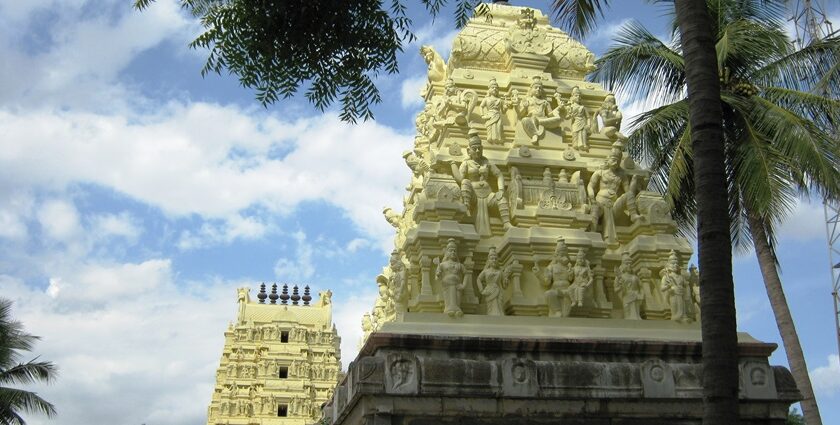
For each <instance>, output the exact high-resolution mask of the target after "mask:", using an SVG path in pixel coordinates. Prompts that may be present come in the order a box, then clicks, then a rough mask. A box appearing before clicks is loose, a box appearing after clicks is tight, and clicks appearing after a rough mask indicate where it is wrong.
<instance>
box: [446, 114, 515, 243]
mask: <svg viewBox="0 0 840 425" xmlns="http://www.w3.org/2000/svg"><path fill="white" fill-rule="evenodd" d="M467 150H468V152H469V155H470V157H469V158H468V159H467V160H465V161H464V162H462V163H461V166H460V167H459V168H458V170H457V173H455V174H456V176H455V178H456V180H458V181H459V182H460V183H461V197H462V199H463V201H464V204H465V205H466V207H467V208H468V209H469V210H470V211H471V213H473V214H474V216H475V228H476V231H478V233H479V234H480V235H482V236H490V235H491V234H492V233H491V232H490V214H489V210H490V208H491V207H492V208H494V209H495V210H497V211H498V213H499V216H500V218H501V220H502V224H503V225H504V227H505V229H507V228H510V227H511V224H510V211H509V209H508V202H507V200H506V199H505V198H504V191H505V179H504V176H503V175H502V172H501V171H499V168H498V167H496V165H494V164H493V163H491V162H490V161H489V160H487V158H485V157H484V153H483V149H482V146H481V139H479V137H478V133H477V132H475V131H474V130H473V131H471V133H470V145H469V148H468V149H467ZM453 171H455V170H453ZM491 178H495V180H496V181H495V183H496V190H495V191H494V190H493V187H492V186H491V185H490V179H491Z"/></svg>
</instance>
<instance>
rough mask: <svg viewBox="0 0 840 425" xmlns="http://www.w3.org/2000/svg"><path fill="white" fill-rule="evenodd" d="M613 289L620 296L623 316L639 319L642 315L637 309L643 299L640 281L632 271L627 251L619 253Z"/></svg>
mask: <svg viewBox="0 0 840 425" xmlns="http://www.w3.org/2000/svg"><path fill="white" fill-rule="evenodd" d="M613 291H614V292H615V293H616V294H617V295H618V296H619V297H621V305H622V307H623V311H624V318H625V319H630V320H640V319H641V318H642V317H641V315H640V314H639V311H640V308H641V306H642V300H643V295H642V282H641V280H640V279H639V276H637V275H636V273H635V272H634V271H633V265H632V263H631V260H630V254H629V253H627V252H624V253H623V254H622V255H621V266H619V267H617V268H616V269H615V282H614V283H613Z"/></svg>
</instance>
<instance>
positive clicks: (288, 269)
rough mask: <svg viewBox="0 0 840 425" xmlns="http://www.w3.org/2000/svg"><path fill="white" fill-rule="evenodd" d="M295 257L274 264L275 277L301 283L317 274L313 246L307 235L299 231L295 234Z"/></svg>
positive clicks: (279, 260) (284, 258)
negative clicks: (313, 261)
mask: <svg viewBox="0 0 840 425" xmlns="http://www.w3.org/2000/svg"><path fill="white" fill-rule="evenodd" d="M293 236H294V239H295V244H296V246H295V257H294V258H286V257H283V258H280V259H278V260H277V262H276V263H275V264H274V275H275V276H277V278H278V279H284V280H293V281H300V280H305V279H309V278H310V277H312V275H314V274H315V266H314V265H313V263H312V251H313V249H312V244H311V243H310V242H309V241H307V239H306V233H304V232H303V231H300V230H299V231H297V232H295V233H294V235H293Z"/></svg>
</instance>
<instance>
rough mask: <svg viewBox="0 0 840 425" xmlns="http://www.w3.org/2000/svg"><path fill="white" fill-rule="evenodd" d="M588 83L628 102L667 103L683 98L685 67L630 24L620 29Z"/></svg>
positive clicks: (666, 48)
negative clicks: (593, 82) (596, 85)
mask: <svg viewBox="0 0 840 425" xmlns="http://www.w3.org/2000/svg"><path fill="white" fill-rule="evenodd" d="M614 41H615V44H613V45H612V46H611V47H610V49H609V50H608V51H607V53H605V54H604V56H602V57H601V58H600V59H598V60H597V61H596V63H595V65H596V66H597V69H596V70H595V71H594V72H593V73H592V74H590V79H591V80H593V81H597V82H600V83H602V84H604V85H605V86H606V87H607V89H608V90H614V91H616V92H617V93H619V94H621V95H624V96H626V98H627V99H628V100H631V101H632V100H636V99H648V100H649V101H651V102H653V103H655V104H662V103H671V102H674V101H676V100H678V99H681V98H682V97H684V96H685V93H684V87H685V63H684V61H683V58H682V56H681V55H680V53H679V52H678V51H676V50H674V49H672V48H671V47H669V46H667V45H666V44H665V43H663V42H662V41H661V40H659V39H658V38H656V36H654V35H653V34H651V33H650V31H648V30H647V29H646V28H645V27H644V26H642V25H641V24H640V23H638V22H636V21H632V22H629V23H627V24H626V25H624V27H622V28H621V29H620V30H619V32H618V34H617V35H616V38H615V40H614Z"/></svg>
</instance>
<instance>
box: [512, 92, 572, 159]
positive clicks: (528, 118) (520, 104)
mask: <svg viewBox="0 0 840 425" xmlns="http://www.w3.org/2000/svg"><path fill="white" fill-rule="evenodd" d="M512 102H514V105H515V107H516V112H517V114H519V116H520V117H521V119H520V120H519V122H520V123H522V129H523V130H524V131H525V134H527V135H528V137H529V138H530V139H531V143H532V144H534V145H536V144H537V143H539V140H540V139H541V138H542V137H543V135H544V134H545V129H546V128H557V127H559V126H560V124H561V123H562V122H563V118H561V117H560V116H558V115H557V112H556V111H554V110H552V108H551V101H550V100H548V99H546V98H545V92H544V90H543V84H542V79H541V78H540V77H534V81H533V82H532V83H531V89H530V90H529V91H528V96H526V97H525V98H524V99H521V100H519V99H515V98H514V99H512Z"/></svg>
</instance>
